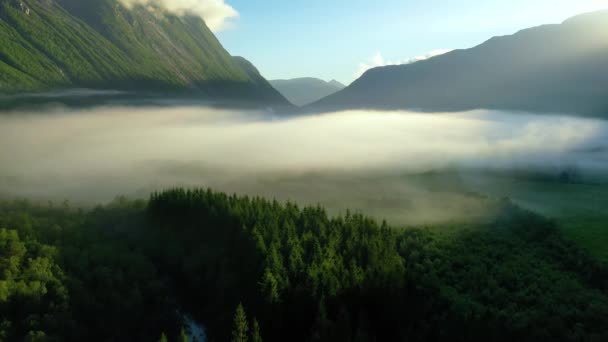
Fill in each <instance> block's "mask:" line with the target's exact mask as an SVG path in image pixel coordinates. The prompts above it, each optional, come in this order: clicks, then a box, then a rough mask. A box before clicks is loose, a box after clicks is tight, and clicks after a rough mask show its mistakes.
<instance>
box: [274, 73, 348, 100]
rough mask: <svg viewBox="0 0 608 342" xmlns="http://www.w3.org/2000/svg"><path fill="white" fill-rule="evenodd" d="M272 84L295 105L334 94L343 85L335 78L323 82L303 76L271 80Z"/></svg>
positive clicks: (342, 87)
mask: <svg viewBox="0 0 608 342" xmlns="http://www.w3.org/2000/svg"><path fill="white" fill-rule="evenodd" d="M270 83H271V84H272V86H273V87H274V88H275V89H276V90H278V91H279V92H280V93H281V94H282V95H283V96H285V98H287V100H289V101H290V102H291V103H293V104H294V105H296V106H305V105H307V104H311V103H313V102H315V101H318V100H320V99H322V98H324V97H326V96H329V95H331V94H334V93H336V92H338V91H340V90H342V89H344V87H345V86H344V85H343V84H342V83H340V82H338V81H336V80H331V81H329V82H325V81H323V80H320V79H318V78H312V77H305V78H294V79H291V80H271V81H270Z"/></svg>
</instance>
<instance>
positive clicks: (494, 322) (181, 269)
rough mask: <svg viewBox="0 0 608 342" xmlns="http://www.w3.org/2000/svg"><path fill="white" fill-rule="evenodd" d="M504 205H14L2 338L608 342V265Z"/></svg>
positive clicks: (204, 197) (212, 198) (248, 201)
mask: <svg viewBox="0 0 608 342" xmlns="http://www.w3.org/2000/svg"><path fill="white" fill-rule="evenodd" d="M501 207H502V210H501V211H500V214H498V215H497V216H496V217H495V219H494V220H493V221H492V222H491V223H489V224H479V225H474V224H472V225H468V226H460V225H456V224H454V225H445V226H441V227H429V228H424V227H418V228H408V229H396V228H393V227H389V226H388V225H387V224H385V223H377V222H375V221H374V220H372V219H370V218H367V217H365V216H363V215H360V214H353V213H346V214H345V215H344V216H342V217H335V218H332V217H329V216H328V215H327V213H326V212H325V210H324V209H323V208H320V207H306V208H300V207H298V206H296V205H294V204H280V203H278V202H274V201H267V200H264V199H259V198H248V197H237V196H228V195H225V194H221V193H214V192H212V191H205V190H180V189H178V190H172V191H167V192H162V193H157V194H153V195H152V196H151V199H150V200H149V201H148V202H144V201H128V200H125V199H118V200H116V201H115V202H113V203H112V204H109V205H107V206H100V207H97V208H95V209H92V210H81V209H74V208H71V207H70V206H69V205H68V203H63V204H59V205H58V204H48V205H39V204H33V203H29V202H27V201H23V200H18V201H5V202H1V203H0V227H1V228H2V229H1V230H0V246H2V248H1V249H0V251H1V252H0V339H1V340H8V341H22V340H29V341H47V340H50V341H126V340H133V341H155V340H158V339H159V338H160V337H161V335H162V334H165V336H167V337H168V340H170V341H175V340H177V338H178V336H179V334H180V331H181V330H182V326H183V323H184V322H183V315H185V314H188V315H190V316H191V317H193V318H194V319H195V320H197V321H198V322H200V323H201V324H203V325H204V326H205V327H206V328H207V330H208V334H209V336H210V338H211V339H213V340H215V341H229V340H230V338H231V336H232V335H233V334H236V335H237V336H246V337H251V338H250V339H249V340H250V341H254V340H255V341H259V339H257V337H261V338H262V339H263V340H265V341H406V340H407V341H488V340H492V341H539V340H554V341H603V340H606V338H608V335H607V334H608V331H606V326H608V269H607V268H606V265H605V264H601V263H599V262H598V261H596V260H594V259H593V258H592V257H590V256H589V255H587V254H586V253H585V252H583V251H581V250H580V249H578V248H577V247H575V245H573V244H571V243H570V242H568V241H566V240H564V239H563V238H562V237H561V236H560V235H559V232H558V230H557V229H556V228H555V226H554V223H553V222H551V221H549V220H546V219H544V218H542V217H539V216H536V215H535V214H532V213H530V212H526V211H523V210H521V209H518V208H517V207H515V206H513V205H512V204H510V203H509V202H508V201H504V202H502V204H501ZM239 304H242V307H240V308H239V310H236V308H237V306H239ZM234 322H236V324H234ZM245 325H248V326H249V328H250V329H248V330H247V329H245ZM256 327H257V328H256ZM247 331H248V332H247ZM256 331H257V332H258V333H259V336H256V339H254V338H253V335H256V334H255V332H256Z"/></svg>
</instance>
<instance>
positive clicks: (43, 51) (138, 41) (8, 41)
mask: <svg viewBox="0 0 608 342" xmlns="http://www.w3.org/2000/svg"><path fill="white" fill-rule="evenodd" d="M0 40H1V41H2V44H0V93H17V92H23V91H44V90H51V89H57V88H72V87H88V88H102V89H104V88H105V89H108V88H110V89H120V90H131V91H133V90H159V91H161V90H162V91H189V92H195V93H201V94H207V95H210V96H226V97H237V98H239V99H242V98H245V99H260V98H261V99H263V100H265V101H271V102H277V103H286V101H285V100H284V99H283V98H282V97H281V95H280V94H278V93H277V92H276V91H274V90H273V89H272V88H271V87H270V85H269V84H268V82H266V80H264V79H263V78H262V77H261V76H259V74H258V75H257V76H256V75H254V76H252V75H251V73H250V70H246V69H244V68H243V67H242V63H239V62H238V61H237V60H235V58H233V57H232V56H231V55H230V54H229V53H228V52H227V51H226V50H225V49H224V48H223V47H222V45H221V44H220V42H219V41H218V40H217V39H216V37H215V36H214V35H213V33H212V32H211V31H210V30H209V29H208V28H207V26H206V25H205V23H204V21H203V20H202V19H200V18H198V17H191V16H183V17H182V16H180V17H178V16H174V15H171V14H168V13H166V12H164V11H162V10H160V9H156V10H153V9H149V8H147V7H146V8H144V7H141V6H140V7H134V8H132V9H127V8H125V7H124V6H123V5H121V4H120V3H119V2H118V1H117V0H89V1H80V0H23V1H19V0H0Z"/></svg>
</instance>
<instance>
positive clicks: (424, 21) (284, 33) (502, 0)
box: [143, 0, 608, 84]
mask: <svg viewBox="0 0 608 342" xmlns="http://www.w3.org/2000/svg"><path fill="white" fill-rule="evenodd" d="M143 1H151V0H143ZM172 1H176V2H182V3H188V2H191V3H193V2H197V1H199V2H202V3H209V4H210V5H209V8H210V9H209V10H207V12H205V13H211V14H208V15H207V17H206V21H208V22H210V21H213V25H212V27H211V28H212V29H213V30H214V31H215V33H216V35H217V36H218V38H219V40H220V41H221V42H222V44H223V45H224V47H225V48H226V49H227V50H228V51H229V52H230V53H231V54H233V55H238V56H243V57H245V58H247V59H249V60H250V61H251V62H253V64H254V65H256V66H257V67H258V69H259V70H260V72H261V73H262V75H263V76H264V77H266V78H267V79H288V78H295V77H318V78H321V79H324V80H331V79H336V80H338V81H340V82H342V83H345V84H349V83H350V82H352V81H353V80H354V79H356V78H357V77H358V76H359V75H360V74H361V73H362V72H363V71H364V70H366V69H367V68H369V67H373V66H380V65H385V64H401V63H404V62H408V61H412V60H418V59H421V58H424V57H428V56H432V55H436V54H438V53H442V52H445V51H449V50H451V49H460V48H469V47H473V46H475V45H478V44H480V43H482V42H484V41H485V40H487V39H489V38H491V37H493V36H497V35H506V34H513V33H515V32H517V31H519V30H520V29H524V28H528V27H533V26H538V25H542V24H551V23H560V22H562V21H564V20H565V19H567V18H569V17H571V16H574V15H576V14H580V13H584V12H589V11H593V10H598V9H605V8H608V1H607V0H601V1H600V0H491V1H489V0H424V1H422V0H255V1H252V0H172Z"/></svg>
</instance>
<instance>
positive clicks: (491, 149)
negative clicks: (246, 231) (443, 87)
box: [0, 106, 608, 223]
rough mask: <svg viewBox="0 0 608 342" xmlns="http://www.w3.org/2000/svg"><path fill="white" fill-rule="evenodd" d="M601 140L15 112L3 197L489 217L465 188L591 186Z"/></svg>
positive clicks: (552, 130)
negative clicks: (237, 200)
mask: <svg viewBox="0 0 608 342" xmlns="http://www.w3.org/2000/svg"><path fill="white" fill-rule="evenodd" d="M607 137H608V122H604V121H601V120H592V119H582V118H575V117H567V116H548V115H532V114H523V113H504V112H491V111H475V112H467V113H457V114H454V113H451V114H441V113H436V114H428V113H423V114H422V113H412V112H368V111H351V112H339V113H333V114H326V115H321V116H308V117H296V118H290V119H284V118H281V117H280V116H277V115H273V114H270V113H265V112H253V111H252V112H243V111H230V110H217V109H210V108H205V107H189V106H184V107H172V108H167V107H163V108H155V107H150V108H142V107H139V108H137V107H99V108H95V109H90V110H78V111H69V110H59V109H54V110H52V111H50V112H45V113H28V112H12V113H5V114H1V115H0V165H1V167H0V196H3V197H28V198H33V199H40V200H47V199H49V200H64V199H68V200H70V201H71V202H77V203H82V204H92V203H98V202H105V201H109V200H111V199H113V198H114V197H116V196H117V195H126V196H128V197H143V196H146V195H147V194H148V193H149V192H150V191H153V190H161V189H164V188H167V187H173V186H197V187H212V188H214V189H216V190H220V191H226V192H237V193H241V194H250V195H262V196H266V197H271V198H277V199H279V200H293V201H296V202H298V203H303V204H316V203H321V204H323V205H325V206H327V207H328V208H329V209H330V211H333V212H339V211H343V210H345V209H346V208H352V209H355V210H361V211H365V212H366V213H370V214H372V215H375V216H378V217H381V218H387V219H389V220H392V221H397V222H399V223H415V222H422V221H425V222H427V221H433V222H436V221H445V220H452V219H460V218H463V217H464V216H465V215H469V216H470V215H473V214H472V213H480V212H483V211H484V210H485V209H484V208H486V207H487V203H486V201H484V200H483V199H482V197H481V196H478V195H476V194H473V193H477V194H479V193H484V191H483V189H481V190H480V189H479V186H478V184H473V183H475V182H470V180H471V179H472V177H474V176H473V175H476V174H477V173H478V172H481V171H484V172H486V171H488V170H490V171H492V172H496V171H500V172H503V171H509V172H511V171H518V172H521V171H526V172H530V173H534V174H543V175H547V177H548V179H553V178H555V179H556V180H559V177H560V175H561V176H562V178H563V173H564V172H572V171H569V170H576V175H577V177H583V176H584V177H587V178H589V179H594V181H595V180H596V179H597V177H598V176H601V175H602V174H603V173H604V172H605V171H606V170H607V169H608V138H607ZM581 175H583V176H581ZM566 176H569V174H567V175H566ZM552 177H553V178H552ZM562 180H563V179H562ZM568 181H570V179H568ZM469 183H471V184H469Z"/></svg>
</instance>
